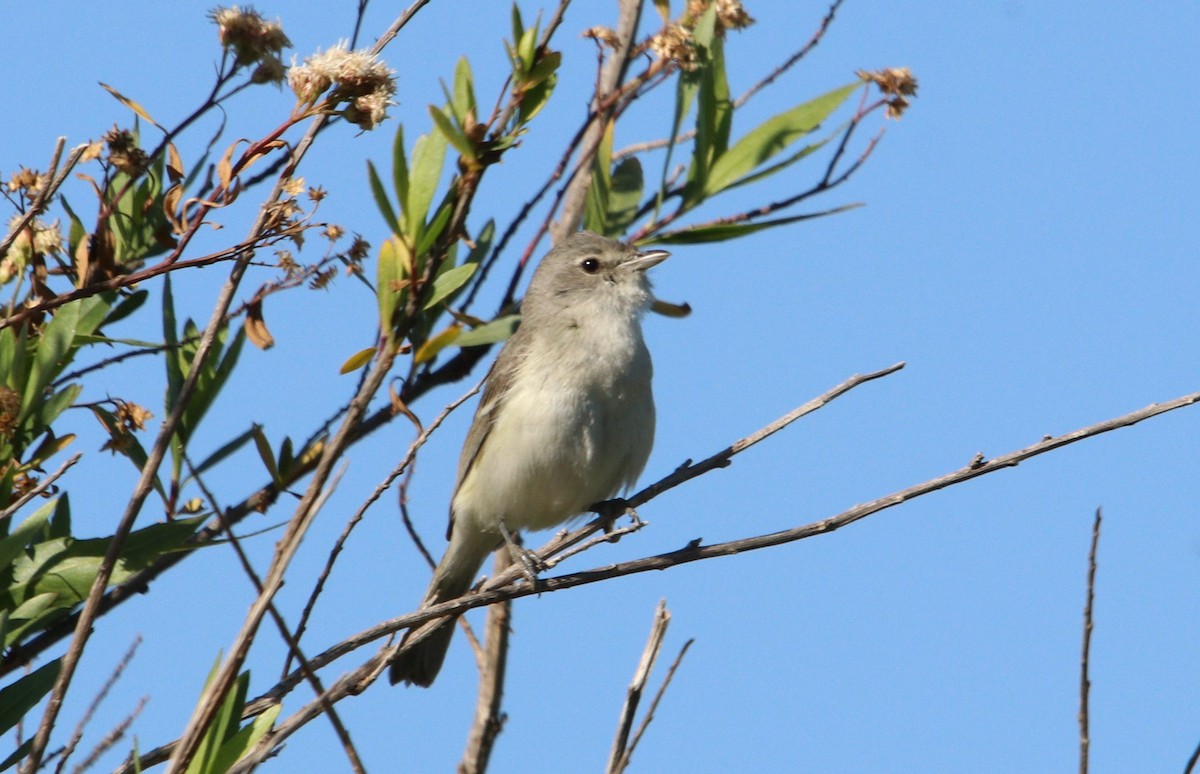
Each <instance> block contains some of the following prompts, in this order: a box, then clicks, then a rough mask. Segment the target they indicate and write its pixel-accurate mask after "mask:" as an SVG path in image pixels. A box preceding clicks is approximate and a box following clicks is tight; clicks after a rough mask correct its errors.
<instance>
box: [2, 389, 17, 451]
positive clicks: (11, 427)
mask: <svg viewBox="0 0 1200 774" xmlns="http://www.w3.org/2000/svg"><path fill="white" fill-rule="evenodd" d="M20 414H21V396H20V395H19V394H18V393H17V391H16V390H14V389H12V388H11V387H5V386H4V385H0V436H7V437H10V438H11V437H12V434H13V433H14V432H15V431H16V429H17V417H18V416H20Z"/></svg>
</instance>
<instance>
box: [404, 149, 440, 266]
mask: <svg viewBox="0 0 1200 774" xmlns="http://www.w3.org/2000/svg"><path fill="white" fill-rule="evenodd" d="M445 158H446V137H445V135H443V134H442V133H441V132H440V131H434V132H430V133H429V134H425V135H421V136H420V137H418V138H417V142H416V144H415V145H414V146H413V152H412V170H411V177H410V178H409V189H408V200H407V206H406V207H405V208H404V217H405V220H406V222H407V224H408V230H407V232H406V233H407V234H410V235H412V239H413V243H414V244H415V243H416V242H417V241H419V240H420V238H421V234H422V232H423V231H424V229H425V217H426V216H427V215H428V214H429V205H430V204H431V203H432V202H433V195H434V193H435V192H436V191H437V187H438V182H439V181H440V180H441V178H442V164H443V162H444V161H445Z"/></svg>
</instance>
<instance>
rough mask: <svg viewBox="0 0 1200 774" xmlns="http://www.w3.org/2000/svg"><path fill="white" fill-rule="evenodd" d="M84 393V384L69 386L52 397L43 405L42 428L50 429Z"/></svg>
mask: <svg viewBox="0 0 1200 774" xmlns="http://www.w3.org/2000/svg"><path fill="white" fill-rule="evenodd" d="M82 391H83V385H82V384H69V385H67V386H66V387H64V388H62V389H61V390H59V391H58V392H56V393H54V394H53V395H51V396H50V398H49V400H47V401H46V402H45V403H44V404H43V405H42V413H41V416H40V417H39V420H40V422H41V425H42V427H49V426H50V425H51V423H53V422H54V420H55V419H58V415H59V414H61V413H63V412H64V411H66V410H67V408H68V407H69V406H70V405H71V404H72V403H74V402H75V399H76V398H77V397H79V393H80V392H82Z"/></svg>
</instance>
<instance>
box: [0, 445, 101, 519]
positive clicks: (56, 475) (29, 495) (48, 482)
mask: <svg viewBox="0 0 1200 774" xmlns="http://www.w3.org/2000/svg"><path fill="white" fill-rule="evenodd" d="M82 456H83V455H82V454H73V455H71V458H70V459H68V460H67V461H66V462H64V463H63V464H62V465H59V466H58V470H56V471H54V472H53V473H51V474H50V475H48V476H46V477H45V478H43V479H42V480H41V481H39V482H38V483H37V486H35V487H33V488H32V489H30V490H29V491H28V492H25V493H24V494H22V495H21V496H20V497H18V498H17V499H16V500H15V501H14V502H13V503H12V504H11V505H9V506H8V507H7V508H5V509H4V510H3V511H0V524H3V523H4V522H6V521H8V519H9V518H10V517H12V515H13V514H14V513H16V512H17V511H19V510H21V509H22V508H24V507H25V504H26V503H28V502H29V501H30V500H32V499H34V498H35V497H40V496H41V495H42V494H43V493H44V492H46V491H48V490H49V489H50V487H51V486H53V485H54V482H55V481H57V480H58V479H60V478H61V477H62V474H63V473H66V472H67V470H68V469H69V468H70V467H71V466H72V465H74V464H75V463H76V462H79V459H80V458H81V457H82ZM7 531H8V530H6V532H7Z"/></svg>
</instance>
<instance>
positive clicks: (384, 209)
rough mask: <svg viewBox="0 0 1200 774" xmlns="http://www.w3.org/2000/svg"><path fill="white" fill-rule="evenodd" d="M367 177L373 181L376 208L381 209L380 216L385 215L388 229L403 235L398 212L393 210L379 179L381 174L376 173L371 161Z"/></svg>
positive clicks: (368, 165) (372, 191) (372, 190)
mask: <svg viewBox="0 0 1200 774" xmlns="http://www.w3.org/2000/svg"><path fill="white" fill-rule="evenodd" d="M367 177H368V178H369V179H370V181H371V195H372V196H374V197H375V206H376V207H378V208H379V214H381V215H383V220H384V222H385V223H387V227H388V228H390V229H391V230H392V233H393V234H403V233H404V232H403V230H401V228H400V221H399V220H397V219H396V212H395V211H394V210H393V209H392V203H391V202H390V201H388V195H387V191H386V190H384V187H383V181H381V180H380V179H379V173H378V172H376V171H375V165H374V164H372V163H371V162H370V161H367Z"/></svg>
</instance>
